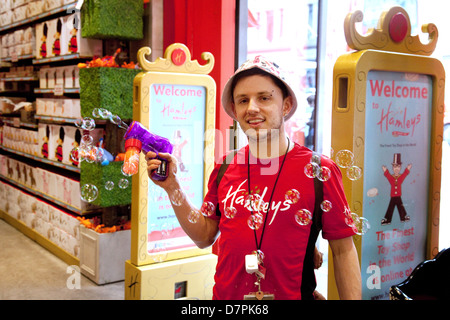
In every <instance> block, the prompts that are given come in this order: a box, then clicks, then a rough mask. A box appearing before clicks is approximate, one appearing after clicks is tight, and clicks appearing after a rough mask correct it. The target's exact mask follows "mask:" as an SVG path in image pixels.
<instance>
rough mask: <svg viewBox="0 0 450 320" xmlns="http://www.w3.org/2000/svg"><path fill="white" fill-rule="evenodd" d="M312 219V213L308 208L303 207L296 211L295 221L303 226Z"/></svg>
mask: <svg viewBox="0 0 450 320" xmlns="http://www.w3.org/2000/svg"><path fill="white" fill-rule="evenodd" d="M311 220H312V213H311V212H310V211H309V210H308V209H301V210H298V211H297V212H296V213H295V222H297V223H298V224H299V225H301V226H307V225H308V224H309V223H310V222H311Z"/></svg>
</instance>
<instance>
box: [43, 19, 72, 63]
mask: <svg viewBox="0 0 450 320" xmlns="http://www.w3.org/2000/svg"><path fill="white" fill-rule="evenodd" d="M66 37H67V32H66V30H65V20H64V18H62V17H61V18H57V19H53V20H49V21H48V37H47V49H51V50H50V52H49V51H48V50H47V57H58V56H62V55H65V54H67V52H68V46H67V45H66V44H67V40H66Z"/></svg>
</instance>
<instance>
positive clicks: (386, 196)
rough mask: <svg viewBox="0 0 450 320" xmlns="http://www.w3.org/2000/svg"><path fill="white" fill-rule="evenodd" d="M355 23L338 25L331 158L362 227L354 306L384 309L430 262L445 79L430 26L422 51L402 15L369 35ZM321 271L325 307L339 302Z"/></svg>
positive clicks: (394, 11) (359, 17)
mask: <svg viewBox="0 0 450 320" xmlns="http://www.w3.org/2000/svg"><path fill="white" fill-rule="evenodd" d="M362 21H363V14H362V12H361V11H356V12H354V13H350V14H348V15H347V17H346V19H345V23H344V28H345V36H346V40H347V43H348V45H349V47H350V48H352V49H354V50H355V51H354V52H351V53H348V54H344V55H342V56H340V57H339V58H338V60H337V61H336V64H335V67H334V74H333V77H334V78H333V81H334V85H333V112H332V117H333V119H332V149H333V153H334V159H335V161H336V163H337V164H338V165H339V166H340V167H341V168H342V169H341V171H342V174H343V183H344V188H345V192H346V197H347V200H348V202H349V205H350V209H351V211H352V213H354V214H355V215H353V217H354V219H353V220H355V221H354V222H355V224H356V225H358V224H359V226H360V227H359V233H361V235H357V236H355V237H354V241H355V244H356V247H357V250H358V254H359V259H360V265H361V278H362V298H363V299H365V300H371V299H389V289H390V287H391V286H393V285H396V284H399V283H401V282H403V281H404V280H406V278H407V277H408V276H409V275H410V274H411V272H412V270H413V269H414V268H415V267H416V266H417V265H418V264H419V263H421V262H423V261H424V260H428V259H431V258H433V257H434V256H435V255H436V254H437V253H438V232H439V202H440V196H441V195H440V186H441V156H442V154H441V153H442V149H441V148H442V141H443V116H444V85H445V75H444V68H443V66H442V64H441V63H440V62H439V61H438V60H436V59H434V58H431V57H429V56H430V55H431V54H432V53H433V51H434V49H435V46H436V42H437V39H438V30H437V27H436V26H435V25H434V24H427V25H423V26H422V31H423V32H425V33H428V34H429V39H428V43H426V44H423V43H422V42H421V41H420V39H419V36H411V23H410V20H409V16H408V14H407V12H406V11H405V10H404V9H403V8H401V7H393V8H391V9H390V10H388V11H387V12H383V13H382V14H381V17H380V19H379V22H378V27H377V28H375V29H371V30H369V31H368V32H367V35H361V34H359V33H358V31H356V27H355V24H356V23H357V22H362ZM369 226H370V227H369ZM330 257H331V254H330ZM330 260H331V259H330ZM329 271H330V272H329V283H328V287H329V293H328V297H329V299H338V293H337V290H336V285H335V282H334V270H333V268H332V263H330V270H329Z"/></svg>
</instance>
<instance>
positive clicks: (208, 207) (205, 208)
mask: <svg viewBox="0 0 450 320" xmlns="http://www.w3.org/2000/svg"><path fill="white" fill-rule="evenodd" d="M200 212H201V213H202V215H204V216H205V217H211V216H212V215H214V214H215V212H216V206H215V205H214V204H213V203H212V202H209V201H205V202H203V204H202V207H201V208H200Z"/></svg>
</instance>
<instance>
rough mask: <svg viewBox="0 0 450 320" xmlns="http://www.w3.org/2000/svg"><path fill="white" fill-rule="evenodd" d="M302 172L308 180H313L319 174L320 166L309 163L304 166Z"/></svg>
mask: <svg viewBox="0 0 450 320" xmlns="http://www.w3.org/2000/svg"><path fill="white" fill-rule="evenodd" d="M304 172H305V175H306V176H307V177H308V178H311V179H313V178H315V177H316V176H317V175H318V174H320V166H319V165H318V164H317V163H313V162H310V163H308V164H307V165H306V166H305V169H304Z"/></svg>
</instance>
